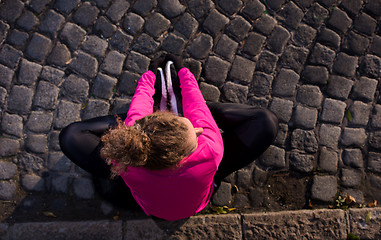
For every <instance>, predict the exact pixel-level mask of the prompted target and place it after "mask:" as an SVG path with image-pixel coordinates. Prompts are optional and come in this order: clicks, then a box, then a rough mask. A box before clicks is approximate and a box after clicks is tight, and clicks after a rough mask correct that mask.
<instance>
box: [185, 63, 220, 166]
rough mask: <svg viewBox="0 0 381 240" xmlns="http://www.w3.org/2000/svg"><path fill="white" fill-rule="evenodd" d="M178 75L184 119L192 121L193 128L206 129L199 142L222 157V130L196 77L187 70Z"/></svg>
mask: <svg viewBox="0 0 381 240" xmlns="http://www.w3.org/2000/svg"><path fill="white" fill-rule="evenodd" d="M178 75H179V79H180V87H181V95H182V97H183V113H184V117H186V118H188V119H189V120H190V122H191V123H192V124H193V127H195V128H203V129H204V131H203V133H202V134H201V135H200V136H199V142H200V140H201V141H203V142H206V143H207V144H208V145H209V146H210V148H211V149H212V150H214V151H215V152H217V153H219V155H222V153H223V141H222V136H221V133H220V130H219V128H218V126H217V124H216V122H215V121H214V119H213V116H212V114H211V112H210V110H209V108H208V106H207V105H206V103H205V99H204V97H203V96H202V93H201V91H200V88H199V87H198V83H197V81H196V79H195V77H194V75H193V74H192V73H191V72H190V71H189V69H187V68H182V69H181V70H180V71H179V73H178ZM219 161H221V159H219ZM217 164H219V162H217Z"/></svg>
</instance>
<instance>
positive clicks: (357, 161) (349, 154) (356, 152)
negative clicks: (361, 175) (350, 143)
mask: <svg viewBox="0 0 381 240" xmlns="http://www.w3.org/2000/svg"><path fill="white" fill-rule="evenodd" d="M342 159H343V162H344V164H345V165H347V166H350V167H353V168H363V167H364V162H363V157H362V153H361V150H360V149H356V148H354V149H350V148H348V149H345V150H344V151H343V155H342Z"/></svg>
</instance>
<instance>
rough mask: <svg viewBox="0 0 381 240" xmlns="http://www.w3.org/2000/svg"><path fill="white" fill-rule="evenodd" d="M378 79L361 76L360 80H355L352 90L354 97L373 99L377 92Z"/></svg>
mask: <svg viewBox="0 0 381 240" xmlns="http://www.w3.org/2000/svg"><path fill="white" fill-rule="evenodd" d="M377 84H378V81H377V80H375V79H370V78H367V77H361V78H360V80H358V81H356V82H355V85H354V87H353V91H352V97H353V98H355V99H360V100H362V101H365V102H371V101H373V98H374V94H375V93H376V89H377Z"/></svg>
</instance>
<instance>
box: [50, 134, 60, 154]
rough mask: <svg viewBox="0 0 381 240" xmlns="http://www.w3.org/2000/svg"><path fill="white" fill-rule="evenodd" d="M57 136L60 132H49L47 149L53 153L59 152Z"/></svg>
mask: <svg viewBox="0 0 381 240" xmlns="http://www.w3.org/2000/svg"><path fill="white" fill-rule="evenodd" d="M59 134H60V131H50V133H49V135H48V143H49V149H50V150H55V151H60V150H61V147H60V143H59Z"/></svg>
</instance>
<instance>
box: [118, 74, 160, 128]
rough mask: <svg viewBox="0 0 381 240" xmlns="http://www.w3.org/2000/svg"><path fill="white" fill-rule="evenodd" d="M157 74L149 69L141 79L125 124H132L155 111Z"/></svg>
mask: <svg viewBox="0 0 381 240" xmlns="http://www.w3.org/2000/svg"><path fill="white" fill-rule="evenodd" d="M155 80H156V76H155V74H154V73H153V72H151V71H147V72H145V73H144V74H143V75H142V77H141V78H140V79H139V82H138V86H137V87H136V90H135V93H134V96H133V97H132V100H131V104H130V108H129V109H128V113H127V118H126V120H125V124H126V125H127V126H131V125H133V124H134V123H135V121H136V120H139V119H141V118H143V117H145V116H147V115H149V114H152V112H153V104H154V100H153V98H152V96H153V95H154V94H155Z"/></svg>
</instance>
